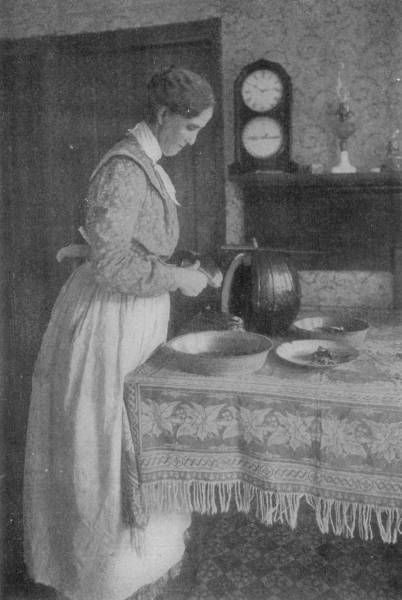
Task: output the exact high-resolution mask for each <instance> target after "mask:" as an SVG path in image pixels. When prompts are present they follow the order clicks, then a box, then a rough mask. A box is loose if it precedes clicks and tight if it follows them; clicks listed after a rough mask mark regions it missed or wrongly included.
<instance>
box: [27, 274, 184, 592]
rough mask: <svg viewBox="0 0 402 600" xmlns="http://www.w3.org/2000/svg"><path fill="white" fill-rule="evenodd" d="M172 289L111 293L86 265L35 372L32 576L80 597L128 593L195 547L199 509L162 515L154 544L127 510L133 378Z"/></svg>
mask: <svg viewBox="0 0 402 600" xmlns="http://www.w3.org/2000/svg"><path fill="white" fill-rule="evenodd" d="M169 308H170V299H169V294H168V293H166V294H163V295H161V296H156V297H150V298H135V297H133V296H130V295H125V294H119V293H112V292H109V291H106V290H105V289H103V288H101V287H100V286H99V285H98V284H97V283H96V282H95V280H94V278H93V275H92V272H91V269H90V266H89V265H88V264H84V265H82V266H81V267H79V268H78V269H77V270H76V271H75V272H74V273H73V274H72V275H71V277H70V278H69V280H68V281H67V282H66V284H65V285H64V287H63V289H62V290H61V292H60V294H59V297H58V299H57V301H56V304H55V306H54V308H53V312H52V316H51V320H50V323H49V325H48V328H47V331H46V333H45V336H44V338H43V342H42V347H41V350H40V353H39V356H38V359H37V363H36V367H35V373H34V377H33V389H32V399H31V406H30V415H29V423H28V432H27V446H26V464H25V480H24V523H25V557H26V561H27V565H28V569H29V572H30V575H31V577H32V578H33V579H34V580H35V581H37V582H40V583H43V584H45V585H50V586H52V587H54V588H56V589H57V590H58V591H59V592H60V593H62V594H64V595H66V596H67V597H69V598H71V599H72V600H124V599H125V598H128V597H129V596H130V595H131V594H133V593H134V592H135V591H136V590H137V589H138V588H140V587H142V586H143V585H145V584H147V583H151V582H153V581H155V580H157V579H158V578H159V577H161V576H162V575H163V574H165V573H166V571H168V569H169V568H170V567H172V566H173V565H174V564H175V563H177V562H178V561H179V560H180V559H181V557H182V555H183V551H184V543H183V533H184V531H185V529H186V528H187V527H188V526H189V523H190V516H189V515H183V514H179V513H177V514H169V515H166V514H160V515H154V516H153V517H152V518H151V521H150V523H149V525H148V527H147V529H146V532H145V541H144V547H145V551H144V554H143V555H142V556H141V557H139V556H138V555H137V554H136V552H135V550H134V549H133V547H132V545H131V539H130V530H129V528H128V527H126V526H124V525H123V523H122V520H121V489H120V462H121V436H122V406H123V383H124V378H125V376H126V375H127V374H128V373H129V372H130V371H132V370H133V369H135V368H136V367H137V366H139V365H140V364H141V363H143V362H144V361H145V360H146V359H147V358H148V357H149V355H150V354H151V353H152V351H153V350H154V349H155V348H156V347H157V346H158V345H159V344H160V343H162V342H163V341H164V340H165V339H166V334H167V325H168V319H169Z"/></svg>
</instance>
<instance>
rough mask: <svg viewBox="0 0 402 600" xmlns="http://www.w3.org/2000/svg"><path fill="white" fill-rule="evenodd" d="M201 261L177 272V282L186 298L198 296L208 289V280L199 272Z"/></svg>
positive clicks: (179, 268)
mask: <svg viewBox="0 0 402 600" xmlns="http://www.w3.org/2000/svg"><path fill="white" fill-rule="evenodd" d="M199 267H200V261H199V260H197V261H196V262H195V263H194V264H192V265H190V266H189V267H177V268H176V271H175V277H176V282H177V286H178V288H179V290H180V291H181V293H182V294H183V295H184V296H198V294H200V293H201V292H202V290H203V289H205V288H206V286H207V283H208V278H207V277H206V276H205V275H204V273H202V272H201V271H199V270H198V269H199Z"/></svg>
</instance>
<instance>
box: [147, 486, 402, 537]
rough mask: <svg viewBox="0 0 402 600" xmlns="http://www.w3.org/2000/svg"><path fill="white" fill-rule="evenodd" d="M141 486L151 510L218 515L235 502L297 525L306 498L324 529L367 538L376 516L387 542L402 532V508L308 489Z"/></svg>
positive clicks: (265, 519)
mask: <svg viewBox="0 0 402 600" xmlns="http://www.w3.org/2000/svg"><path fill="white" fill-rule="evenodd" d="M141 488H142V492H143V494H144V498H145V499H146V504H147V507H148V510H149V512H152V510H162V511H166V512H169V511H176V510H177V511H181V510H183V511H187V512H192V511H195V512H198V513H201V514H209V515H213V514H217V513H218V512H222V513H224V512H228V511H229V509H230V507H231V505H233V503H234V505H235V506H236V509H237V510H238V511H239V512H244V513H252V514H254V515H255V516H256V517H257V518H258V519H259V520H260V521H261V522H262V523H265V524H266V525H273V524H274V523H278V522H279V523H287V524H288V525H289V526H290V527H291V528H292V529H294V528H295V527H296V525H297V518H298V513H299V506H300V501H301V500H302V499H305V501H306V502H307V504H308V505H309V506H311V507H312V508H313V510H314V511H315V517H316V521H317V525H318V527H319V529H320V531H321V532H322V533H334V534H335V535H343V536H345V537H348V538H352V537H354V535H355V533H356V532H358V533H359V536H360V537H361V538H362V539H363V540H365V541H367V540H371V539H373V537H374V534H373V528H372V526H373V524H374V522H376V523H377V526H378V530H379V533H380V536H381V539H382V540H383V542H385V543H388V544H391V543H392V544H394V543H395V542H396V541H397V538H398V534H401V533H402V510H401V509H399V508H388V507H382V506H376V505H372V504H369V505H367V504H362V503H358V502H346V501H343V500H331V499H325V498H321V497H319V496H313V495H310V494H305V493H291V492H289V493H286V492H269V491H264V490H261V489H260V488H258V487H257V486H254V485H252V484H249V483H243V482H239V481H235V482H232V483H227V482H226V483H223V482H205V481H192V480H188V481H162V482H161V481H159V482H151V483H144V484H142V486H141ZM374 517H375V519H374ZM138 541H139V540H138Z"/></svg>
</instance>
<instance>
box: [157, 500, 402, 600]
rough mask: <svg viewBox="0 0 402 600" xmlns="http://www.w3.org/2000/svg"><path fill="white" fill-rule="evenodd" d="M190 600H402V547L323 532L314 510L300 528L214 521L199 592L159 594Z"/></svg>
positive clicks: (180, 589) (202, 557) (202, 555)
mask: <svg viewBox="0 0 402 600" xmlns="http://www.w3.org/2000/svg"><path fill="white" fill-rule="evenodd" d="M204 533H205V532H204ZM169 586H170V590H169ZM182 599H183V600H184V599H186V600H401V599H402V542H400V543H399V544H398V545H393V546H390V545H386V544H384V543H383V542H382V541H380V540H374V541H371V542H363V541H362V540H360V539H344V538H340V537H337V536H333V535H322V534H321V533H320V531H319V530H318V528H317V526H316V524H315V520H314V516H313V515H312V513H311V512H310V511H309V510H308V509H305V510H304V511H303V514H302V515H300V519H299V525H298V527H297V528H296V529H295V530H294V531H292V530H291V529H290V528H289V527H288V526H287V525H282V524H277V525H274V526H273V527H269V528H267V527H265V526H263V525H261V524H260V523H259V522H258V521H256V520H253V519H247V518H246V517H245V516H244V515H233V516H220V517H218V518H210V519H209V524H208V532H207V534H206V535H205V539H204V543H203V544H202V547H201V548H200V549H199V564H198V568H197V571H196V575H195V584H194V585H193V587H192V589H190V590H188V589H187V590H186V589H185V585H180V584H178V585H177V586H176V588H174V581H173V582H171V583H170V584H168V586H167V588H166V590H165V593H163V594H161V595H160V596H159V597H158V600H182Z"/></svg>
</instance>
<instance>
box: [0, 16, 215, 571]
mask: <svg viewBox="0 0 402 600" xmlns="http://www.w3.org/2000/svg"><path fill="white" fill-rule="evenodd" d="M3 51H4V56H5V57H6V58H5V60H4V62H3V67H4V77H3V79H4V83H5V101H4V102H5V107H6V109H7V111H8V115H9V116H8V127H7V128H6V129H7V130H6V144H5V149H6V152H5V159H4V163H3V168H4V173H5V202H6V205H7V212H8V243H9V246H10V248H12V252H11V253H10V257H9V265H8V272H9V275H10V290H9V291H10V296H11V299H12V319H11V329H12V347H13V359H14V360H13V369H12V389H11V393H10V394H9V404H8V424H7V429H8V456H9V465H8V490H9V498H8V503H9V537H8V542H7V544H8V552H7V557H8V561H9V564H8V565H6V567H7V572H8V574H9V576H10V574H11V577H12V578H13V575H14V576H15V575H16V577H14V578H17V579H18V578H19V577H18V576H22V574H23V572H24V569H23V563H22V526H21V519H22V510H21V491H22V473H23V460H24V437H25V428H26V419H27V413H28V407H29V397H30V391H31V377H32V370H33V364H34V360H35V358H36V355H37V352H38V349H39V345H40V341H41V338H42V335H43V332H44V329H45V327H46V324H47V322H48V319H49V316H50V311H51V307H52V305H53V303H54V301H55V298H56V296H57V294H58V292H59V290H60V287H61V286H62V284H63V282H64V281H65V280H66V278H67V277H68V275H69V273H70V272H71V270H72V268H73V267H74V266H75V265H73V264H71V263H70V264H64V263H63V264H58V263H57V262H56V260H55V256H56V252H57V250H58V249H59V248H60V247H61V246H63V245H64V244H66V243H69V242H77V241H79V239H80V238H79V234H78V231H77V230H78V227H79V226H80V225H82V224H83V220H84V209H83V206H84V205H83V200H84V198H85V194H86V190H87V183H88V178H89V176H90V173H91V171H92V169H93V168H94V166H95V165H96V162H97V160H98V159H99V158H100V157H101V156H102V154H103V153H104V152H105V151H106V150H107V149H109V148H110V146H111V145H112V144H114V143H115V142H116V141H118V140H119V139H121V138H122V137H123V135H124V134H125V131H126V130H127V129H128V128H130V127H132V126H133V125H134V124H135V123H136V122H137V121H138V120H139V119H141V117H142V114H141V109H142V106H143V104H144V99H145V94H146V82H147V80H148V79H149V77H150V75H151V74H152V73H153V72H155V71H156V70H159V68H162V67H168V66H170V65H171V64H176V65H181V66H184V67H187V68H190V69H193V70H195V71H197V72H199V73H201V74H204V75H205V76H206V77H207V78H208V79H209V80H210V82H211V83H212V85H213V87H214V89H215V91H216V94H217V96H218V110H217V111H216V114H215V116H214V123H213V124H211V126H210V127H208V128H206V129H205V130H203V131H202V132H201V134H200V136H199V140H198V143H197V145H196V146H194V148H192V149H190V148H189V149H188V150H187V149H186V150H185V151H183V153H182V154H180V155H179V156H178V157H175V158H174V159H169V161H167V163H168V164H166V165H165V166H166V168H167V169H168V170H169V171H170V174H171V176H172V179H173V180H174V183H175V184H176V187H177V192H178V199H179V201H180V202H181V204H182V209H181V210H180V217H179V218H180V222H181V232H182V235H181V242H180V247H182V248H189V249H193V250H195V251H200V252H210V251H214V250H215V249H216V248H218V247H219V245H220V244H221V243H222V242H223V241H224V230H223V227H222V225H223V223H224V205H223V190H222V185H223V173H222V135H221V131H222V127H221V114H220V109H219V99H220V72H219V64H220V47H219V22H218V21H217V20H212V21H207V22H201V23H193V24H188V25H180V26H178V25H177V26H166V27H159V28H147V29H143V30H135V31H121V32H107V33H103V34H91V35H80V36H67V37H62V38H46V39H42V40H31V41H29V40H26V41H20V42H14V43H11V42H9V43H7V44H4V45H3Z"/></svg>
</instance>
